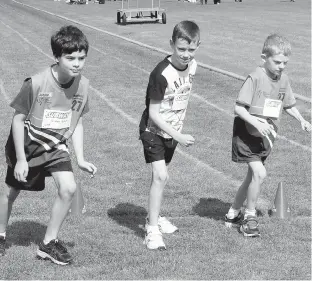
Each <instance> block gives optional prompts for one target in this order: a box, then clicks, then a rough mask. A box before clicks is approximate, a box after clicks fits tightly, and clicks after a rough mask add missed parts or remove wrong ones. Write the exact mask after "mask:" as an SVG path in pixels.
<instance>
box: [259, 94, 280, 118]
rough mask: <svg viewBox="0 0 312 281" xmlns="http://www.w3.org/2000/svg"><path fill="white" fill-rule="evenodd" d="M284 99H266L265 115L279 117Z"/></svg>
mask: <svg viewBox="0 0 312 281" xmlns="http://www.w3.org/2000/svg"><path fill="white" fill-rule="evenodd" d="M281 107H282V101H281V100H273V99H265V101H264V106H263V116H266V117H273V118H278V117H279V115H280V112H281Z"/></svg>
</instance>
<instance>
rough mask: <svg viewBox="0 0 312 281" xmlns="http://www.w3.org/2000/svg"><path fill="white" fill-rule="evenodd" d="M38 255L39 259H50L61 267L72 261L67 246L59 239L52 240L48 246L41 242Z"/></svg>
mask: <svg viewBox="0 0 312 281" xmlns="http://www.w3.org/2000/svg"><path fill="white" fill-rule="evenodd" d="M37 255H38V257H39V258H42V259H50V260H51V261H52V262H54V263H56V264H59V265H66V264H69V263H70V262H71V261H72V257H71V256H70V254H69V253H68V252H67V249H66V247H65V245H64V244H63V243H62V242H61V241H60V240H58V239H54V240H51V241H50V242H49V243H48V244H47V245H45V244H44V243H43V242H40V243H39V248H38V250H37Z"/></svg>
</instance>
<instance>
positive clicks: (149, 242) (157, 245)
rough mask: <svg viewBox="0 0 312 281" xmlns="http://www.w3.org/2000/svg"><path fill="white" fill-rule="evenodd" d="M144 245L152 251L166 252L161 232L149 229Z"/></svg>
mask: <svg viewBox="0 0 312 281" xmlns="http://www.w3.org/2000/svg"><path fill="white" fill-rule="evenodd" d="M143 244H145V245H146V247H147V248H148V249H150V250H161V251H163V250H166V245H165V243H164V240H163V238H162V234H161V232H160V231H159V230H151V229H148V230H147V231H146V234H145V239H144V241H143Z"/></svg>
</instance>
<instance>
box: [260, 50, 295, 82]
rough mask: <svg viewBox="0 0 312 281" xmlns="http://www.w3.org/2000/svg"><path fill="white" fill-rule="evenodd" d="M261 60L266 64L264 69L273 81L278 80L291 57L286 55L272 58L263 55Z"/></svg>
mask: <svg viewBox="0 0 312 281" xmlns="http://www.w3.org/2000/svg"><path fill="white" fill-rule="evenodd" d="M261 58H262V60H263V62H264V64H263V67H264V68H265V70H266V72H267V73H268V75H269V76H270V77H271V78H273V79H276V78H277V77H279V76H280V75H281V74H282V72H283V70H284V69H285V67H286V65H287V63H288V60H289V57H288V56H285V55H284V54H278V55H273V56H270V57H267V56H266V55H264V54H262V55H261Z"/></svg>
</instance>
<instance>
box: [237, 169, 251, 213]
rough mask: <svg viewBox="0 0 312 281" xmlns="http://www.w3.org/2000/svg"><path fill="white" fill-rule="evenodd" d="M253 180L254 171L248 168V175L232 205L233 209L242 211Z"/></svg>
mask: <svg viewBox="0 0 312 281" xmlns="http://www.w3.org/2000/svg"><path fill="white" fill-rule="evenodd" d="M251 179H252V170H251V168H250V167H249V166H248V171H247V175H246V177H245V179H244V181H243V183H242V184H241V186H240V187H239V189H238V190H237V192H236V195H235V199H234V202H233V204H232V208H233V209H234V210H240V208H241V207H242V206H243V204H244V202H245V200H246V198H247V190H248V187H249V185H250V183H251Z"/></svg>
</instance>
